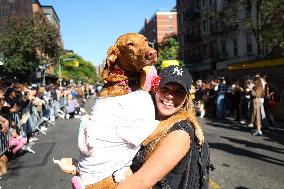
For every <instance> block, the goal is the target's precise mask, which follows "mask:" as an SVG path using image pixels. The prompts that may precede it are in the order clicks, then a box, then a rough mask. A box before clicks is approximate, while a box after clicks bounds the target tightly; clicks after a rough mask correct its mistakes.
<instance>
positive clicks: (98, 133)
mask: <svg viewBox="0 0 284 189" xmlns="http://www.w3.org/2000/svg"><path fill="white" fill-rule="evenodd" d="M91 120H92V126H93V127H91V128H92V130H93V131H92V132H93V133H95V134H94V135H95V138H96V139H95V142H94V147H93V150H92V154H91V155H85V154H80V158H79V164H78V169H79V172H80V177H81V179H82V181H83V183H84V184H85V185H89V184H92V183H96V182H98V181H101V180H103V179H104V178H106V177H108V176H111V175H112V174H113V172H115V171H117V170H120V169H122V168H124V167H126V166H129V165H130V164H131V162H132V159H133V158H134V156H135V154H136V153H137V152H138V150H139V148H140V145H141V143H142V142H143V141H144V140H145V139H146V138H147V136H148V135H150V134H151V133H152V132H153V131H154V130H155V128H156V127H157V126H158V124H159V121H157V120H155V108H154V104H153V101H152V98H151V96H150V94H149V93H148V92H146V91H142V90H141V91H135V92H131V93H129V94H126V95H123V96H117V97H107V98H99V99H98V100H97V101H96V104H95V105H94V107H93V112H92V115H91Z"/></svg>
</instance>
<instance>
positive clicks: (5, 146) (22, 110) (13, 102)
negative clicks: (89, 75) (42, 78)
mask: <svg viewBox="0 0 284 189" xmlns="http://www.w3.org/2000/svg"><path fill="white" fill-rule="evenodd" d="M94 93H95V88H94V86H93V85H90V84H86V85H75V84H72V85H68V86H66V87H60V86H59V85H56V84H55V85H54V84H50V85H47V86H39V87H38V86H33V85H28V84H27V83H20V82H17V81H16V80H14V79H7V80H5V81H2V82H1V83H0V126H1V128H0V135H1V141H0V153H1V155H2V154H7V153H10V152H12V154H13V155H16V153H17V152H18V151H19V150H21V149H22V150H28V151H30V152H34V151H33V150H32V149H31V148H29V147H28V145H27V144H28V143H29V142H35V141H37V140H38V138H37V137H36V135H37V134H38V133H42V134H46V130H47V127H48V126H49V125H51V124H53V125H54V121H55V119H56V118H57V117H61V118H63V119H71V118H80V117H81V115H80V114H82V113H84V111H85V110H84V103H85V101H86V99H87V98H89V96H90V95H93V94H94Z"/></svg>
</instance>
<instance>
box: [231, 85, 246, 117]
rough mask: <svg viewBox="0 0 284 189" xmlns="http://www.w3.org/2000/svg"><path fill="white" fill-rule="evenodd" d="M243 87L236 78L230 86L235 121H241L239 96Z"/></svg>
mask: <svg viewBox="0 0 284 189" xmlns="http://www.w3.org/2000/svg"><path fill="white" fill-rule="evenodd" d="M242 92H243V88H242V86H241V84H240V81H239V80H236V81H235V82H234V83H233V84H232V87H231V93H232V97H233V98H232V101H231V103H232V104H233V112H236V117H235V121H238V122H239V121H241V119H240V117H241V97H242Z"/></svg>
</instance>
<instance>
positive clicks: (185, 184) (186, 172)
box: [182, 148, 192, 189]
mask: <svg viewBox="0 0 284 189" xmlns="http://www.w3.org/2000/svg"><path fill="white" fill-rule="evenodd" d="M191 156H192V148H191V149H190V153H189V159H188V162H187V165H186V169H185V177H184V179H185V180H184V182H183V186H182V189H186V187H187V183H188V177H189V171H190V163H191Z"/></svg>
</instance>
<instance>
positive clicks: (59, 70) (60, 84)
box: [58, 59, 62, 87]
mask: <svg viewBox="0 0 284 189" xmlns="http://www.w3.org/2000/svg"><path fill="white" fill-rule="evenodd" d="M58 66H59V67H58V72H59V86H60V87H62V77H61V61H60V59H59V65H58Z"/></svg>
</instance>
